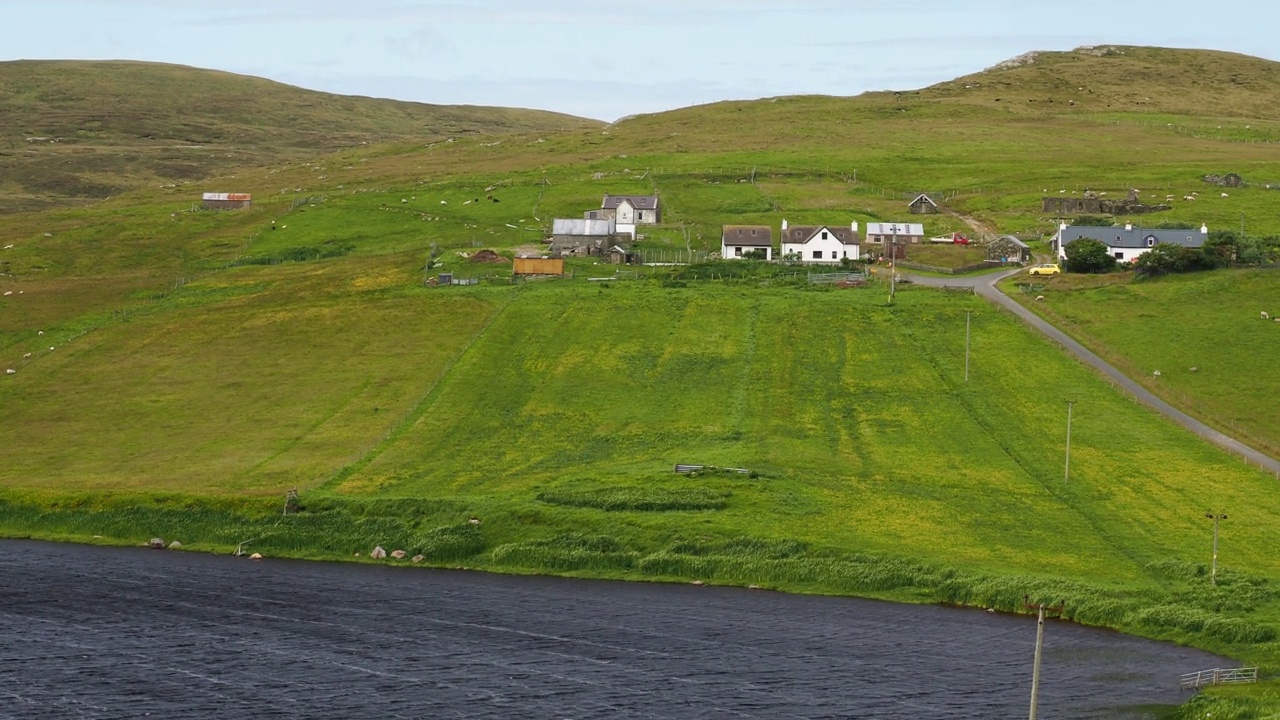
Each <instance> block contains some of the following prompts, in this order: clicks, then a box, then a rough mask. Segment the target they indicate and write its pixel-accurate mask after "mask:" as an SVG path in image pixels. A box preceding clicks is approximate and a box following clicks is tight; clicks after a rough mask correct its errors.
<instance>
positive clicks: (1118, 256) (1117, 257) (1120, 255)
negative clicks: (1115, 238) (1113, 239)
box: [1115, 252, 1124, 260]
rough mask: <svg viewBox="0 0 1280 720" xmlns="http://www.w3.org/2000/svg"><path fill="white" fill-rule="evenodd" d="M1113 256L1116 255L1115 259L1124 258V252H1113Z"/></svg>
mask: <svg viewBox="0 0 1280 720" xmlns="http://www.w3.org/2000/svg"><path fill="white" fill-rule="evenodd" d="M1115 256H1116V259H1117V260H1124V253H1123V252H1117V253H1116V254H1115Z"/></svg>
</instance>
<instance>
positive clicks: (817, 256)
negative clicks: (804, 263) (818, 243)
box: [813, 250, 822, 260]
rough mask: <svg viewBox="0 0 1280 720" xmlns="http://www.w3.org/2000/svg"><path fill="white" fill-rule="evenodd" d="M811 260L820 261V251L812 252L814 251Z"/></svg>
mask: <svg viewBox="0 0 1280 720" xmlns="http://www.w3.org/2000/svg"><path fill="white" fill-rule="evenodd" d="M813 259H814V260H821V259H822V251H821V250H814V251H813Z"/></svg>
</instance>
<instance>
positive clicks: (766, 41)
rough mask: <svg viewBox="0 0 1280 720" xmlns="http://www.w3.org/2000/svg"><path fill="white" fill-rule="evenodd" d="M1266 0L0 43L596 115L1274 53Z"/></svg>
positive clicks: (667, 0) (609, 11)
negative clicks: (1046, 64)
mask: <svg viewBox="0 0 1280 720" xmlns="http://www.w3.org/2000/svg"><path fill="white" fill-rule="evenodd" d="M1277 8H1280V4H1278V3H1275V2H1274V0H1223V1H1222V2H1218V3H1206V2H1203V0H1195V1H1192V0H1162V1H1161V0H1062V1H1050V0H916V1H915V2H907V1H901V2H899V1H891V0H843V1H840V0H794V1H792V2H782V1H781V0H735V1H726V0H646V1H645V2H633V3H607V2H599V1H595V2H584V1H580V0H540V1H539V0H476V1H473V2H462V1H460V0H454V1H452V2H450V1H447V0H445V1H438V2H437V1H432V0H341V1H339V0H305V1H304V0H253V1H251V0H201V1H198V2H196V1H190V0H92V1H90V0H0V59H3V60H16V59H23V58H76V59H128V60H153V61H159V62H170V63H180V64H184V65H194V66H198V67H207V68H215V69H219V70H228V71H231V72H238V73H245V74H250V75H258V76H262V77H267V78H271V79H273V80H278V81H281V82H286V83H290V84H293V85H300V86H302V87H307V88H312V89H316V90H327V91H330V92H338V93H345V94H353V95H372V96H377V97H391V98H397V99H402V100H416V101H421V102H432V103H472V104H484V105H505V106H518V107H535V108H544V109H548V110H557V111H561V112H568V113H573V114H575V115H583V116H587V117H594V118H599V119H602V120H614V119H617V118H619V117H621V116H625V115H630V114H635V113H643V112H656V111H661V110H668V109H672V108H676V107H683V106H687V105H694V104H699V103H706V102H714V101H718V100H729V99H748V98H758V97H770V96H776V95H793V94H802V93H821V94H827V95H856V94H858V93H860V92H863V91H866V90H885V89H895V90H905V89H915V88H919V87H924V86H926V85H930V84H932V83H935V82H939V81H942V80H948V79H951V78H953V77H956V76H959V75H964V74H967V73H971V72H976V71H978V70H981V69H983V68H985V67H988V66H990V65H993V64H995V63H997V62H999V61H1001V60H1004V59H1007V58H1010V57H1013V56H1014V55H1018V54H1021V53H1023V52H1026V51H1028V50H1069V49H1071V48H1074V47H1077V46H1080V45H1099V44H1109V43H1116V44H1126V45H1161V46H1168V47H1196V48H1211V49H1216V50H1230V51H1234V52H1241V53H1245V54H1249V55H1257V56H1261V57H1267V58H1270V59H1276V60H1280V43H1278V42H1277V41H1276V39H1275V28H1276V27H1278V26H1280V10H1278V9H1277Z"/></svg>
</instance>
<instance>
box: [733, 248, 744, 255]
mask: <svg viewBox="0 0 1280 720" xmlns="http://www.w3.org/2000/svg"><path fill="white" fill-rule="evenodd" d="M733 254H734V255H737V256H738V257H742V248H741V247H736V248H734V249H733Z"/></svg>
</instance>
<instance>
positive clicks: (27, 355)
mask: <svg viewBox="0 0 1280 720" xmlns="http://www.w3.org/2000/svg"><path fill="white" fill-rule="evenodd" d="M29 357H31V353H26V354H25V355H23V356H22V359H23V360H26V359H27V358H29Z"/></svg>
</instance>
